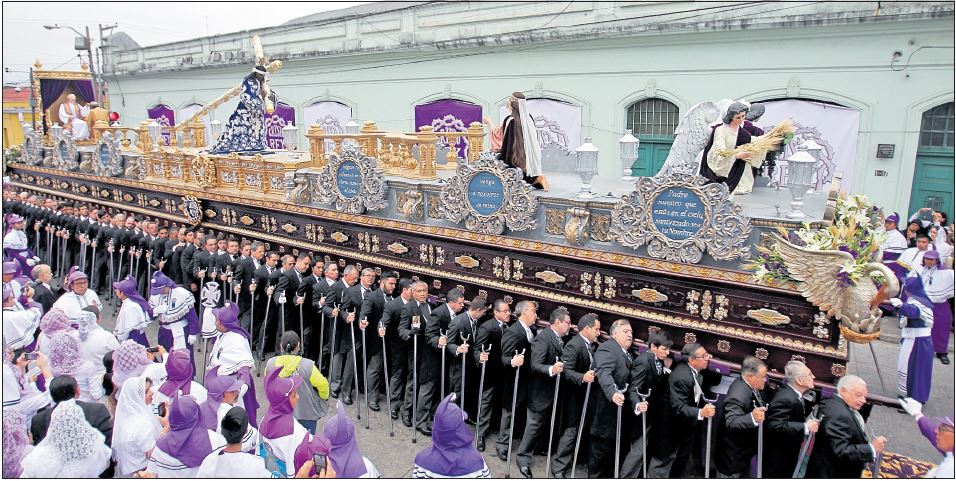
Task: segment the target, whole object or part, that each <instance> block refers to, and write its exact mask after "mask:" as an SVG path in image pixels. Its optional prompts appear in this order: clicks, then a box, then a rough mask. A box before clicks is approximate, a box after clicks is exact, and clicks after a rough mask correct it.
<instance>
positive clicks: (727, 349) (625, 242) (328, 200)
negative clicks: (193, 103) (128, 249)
mask: <svg viewBox="0 0 956 481" xmlns="http://www.w3.org/2000/svg"><path fill="white" fill-rule="evenodd" d="M257 57H258V65H257V67H256V69H255V70H254V71H253V73H252V74H250V75H249V76H248V77H246V79H245V80H244V81H243V83H242V84H240V85H237V86H236V87H235V88H233V89H231V90H229V91H228V92H226V93H225V94H224V95H222V96H221V97H219V98H218V99H216V100H215V101H213V102H211V103H210V104H209V105H206V106H205V107H204V108H203V109H201V110H199V111H197V112H196V113H195V114H194V115H193V116H192V117H191V118H188V119H185V120H183V121H182V122H180V123H177V124H174V125H162V124H161V123H158V122H155V121H154V122H142V123H140V124H139V125H121V124H119V123H118V122H114V123H112V124H110V123H109V121H107V120H98V121H95V122H94V123H93V125H90V126H89V127H90V140H83V141H77V140H73V136H72V135H66V134H65V133H64V127H63V126H61V125H59V123H58V122H57V121H56V120H57V116H56V115H55V113H56V112H57V111H58V109H59V108H60V105H61V104H63V102H67V101H68V99H67V96H68V95H69V93H70V92H71V91H73V90H74V89H77V88H85V87H84V86H83V85H82V84H83V83H84V82H89V74H88V73H86V72H49V71H44V70H42V69H37V70H35V71H34V76H33V87H34V88H33V92H34V93H35V95H36V97H37V99H36V101H37V102H36V104H37V105H38V106H42V109H43V113H42V114H43V117H42V118H43V124H42V125H41V126H38V127H37V128H33V127H30V126H27V128H26V129H25V130H26V140H25V141H24V143H23V145H22V146H20V147H19V148H18V149H14V151H13V152H12V153H11V154H8V156H7V165H6V168H7V175H8V176H9V179H10V181H11V182H10V183H11V184H12V185H13V186H15V187H16V188H19V189H25V190H28V191H31V192H35V193H39V194H42V195H46V196H53V197H54V198H60V199H64V200H73V201H81V202H89V203H92V204H97V205H100V206H103V207H105V208H107V209H108V210H110V209H111V210H114V211H118V210H121V211H127V212H134V213H137V214H143V215H147V216H151V217H155V218H158V219H160V221H161V222H162V223H165V224H168V225H172V224H177V225H187V226H202V227H205V228H207V229H213V230H215V231H217V232H220V231H221V232H225V233H228V234H232V235H235V236H236V237H239V238H248V239H260V240H265V241H266V242H268V249H270V250H277V251H279V252H285V253H291V254H293V255H296V254H298V253H299V252H303V251H304V252H309V253H312V254H314V255H315V256H318V257H320V258H323V257H324V259H325V261H326V262H338V263H339V265H340V266H345V265H346V264H347V263H351V264H357V265H360V266H363V267H364V266H372V267H375V268H376V269H377V270H379V269H384V270H397V271H399V272H400V273H401V274H402V275H403V276H408V277H417V278H418V279H420V280H424V281H426V282H427V283H428V284H429V286H431V293H432V294H433V295H435V296H438V297H441V296H442V295H443V294H444V293H446V292H447V291H448V290H449V289H452V288H455V287H457V288H459V289H462V290H463V291H464V292H465V297H466V298H472V297H474V296H482V297H486V298H487V299H489V300H494V299H500V298H504V299H505V300H506V301H512V302H516V301H518V300H521V299H525V298H526V299H532V300H535V301H537V302H538V303H539V304H540V307H539V310H538V312H539V313H547V312H550V311H551V309H553V308H555V307H557V306H565V307H566V308H568V309H569V310H570V311H571V313H572V317H573V318H575V319H577V318H578V317H579V316H581V315H583V314H585V313H588V312H595V313H598V314H599V315H601V317H602V319H606V320H608V321H610V320H612V319H616V318H626V319H629V320H630V321H631V323H632V325H633V328H634V338H635V339H636V340H638V341H636V343H637V344H640V343H641V341H640V340H644V339H647V336H648V334H649V333H653V332H655V331H660V330H664V331H666V332H667V333H668V334H669V335H670V336H671V337H672V338H673V339H674V340H675V342H676V345H675V348H678V347H680V345H682V344H684V343H692V342H697V343H701V344H702V345H704V346H705V347H706V348H707V350H708V351H709V352H712V353H714V355H715V359H714V361H713V362H712V363H711V366H714V368H716V369H719V370H720V371H721V372H724V373H731V372H733V371H734V370H736V369H737V368H738V363H739V362H740V361H741V360H742V359H743V358H744V357H745V356H747V355H754V356H756V357H758V358H760V359H763V360H765V361H766V362H767V364H768V366H769V367H770V369H771V377H775V378H777V379H780V378H781V376H782V371H783V367H784V365H785V364H786V363H787V362H788V361H790V360H800V361H804V362H806V363H807V365H808V366H809V367H810V368H811V369H812V370H813V373H814V374H815V376H816V377H817V379H818V381H821V382H822V384H823V386H822V387H823V389H824V390H827V389H832V385H833V383H834V382H835V380H836V379H837V378H839V377H841V376H843V375H845V374H846V373H847V363H848V360H849V351H848V344H847V343H848V342H857V343H867V342H870V341H873V340H875V339H876V338H877V337H878V336H879V319H880V317H881V315H882V314H881V313H880V310H879V308H878V307H877V304H878V303H879V300H880V298H885V297H886V296H889V295H894V294H895V293H896V292H897V291H898V289H899V286H898V283H897V280H896V278H895V277H894V275H893V274H892V272H890V271H889V270H888V269H887V268H886V267H884V266H883V265H882V264H881V263H879V262H877V261H878V260H879V258H878V256H879V252H878V248H879V244H880V242H881V238H880V234H879V233H878V232H877V230H876V226H878V225H881V224H882V222H881V221H880V220H879V216H880V215H881V213H880V212H879V211H878V210H877V209H876V208H875V207H873V206H872V205H870V204H869V203H868V202H867V200H866V199H865V198H862V197H856V196H851V197H849V198H847V197H846V196H845V194H844V193H842V192H841V191H840V175H839V174H838V173H837V174H836V175H834V176H833V179H832V181H831V182H830V184H829V188H828V189H816V190H814V189H813V188H812V187H813V182H812V180H813V179H812V178H813V175H814V173H815V171H816V169H815V167H816V164H815V163H816V162H817V161H819V159H815V158H814V155H811V154H812V151H811V152H808V149H807V148H806V147H807V145H794V144H795V143H793V142H791V143H790V145H786V146H784V145H782V144H783V143H784V142H785V141H786V138H787V137H788V136H789V134H790V133H791V132H789V131H788V126H787V125H786V122H781V124H780V125H779V126H778V127H779V128H775V129H774V131H771V132H770V133H771V134H772V135H770V136H768V137H770V138H771V139H770V140H769V141H766V142H764V144H766V145H764V144H761V142H757V141H756V140H755V141H754V142H752V143H748V144H745V145H742V146H737V147H735V148H734V149H735V150H733V151H731V152H724V154H728V153H733V152H739V151H749V152H752V153H754V154H756V155H761V154H763V155H765V154H766V153H767V151H768V150H773V149H783V148H786V149H789V152H790V153H792V154H794V155H789V156H788V157H787V158H788V159H789V162H780V163H781V164H788V165H779V166H778V168H781V169H783V170H784V172H785V175H784V178H785V181H784V182H780V183H779V184H780V185H771V186H769V187H759V188H754V190H753V193H751V194H750V195H747V196H737V197H736V198H735V197H734V196H732V195H730V193H729V192H728V189H727V186H726V185H725V184H721V183H708V182H707V179H706V178H704V177H701V176H699V175H697V172H698V165H699V163H700V160H699V158H700V157H699V155H700V152H701V151H702V150H703V149H704V148H705V144H706V143H707V140H708V137H709V130H708V129H709V127H710V126H711V125H712V124H714V123H715V122H718V121H719V120H720V119H721V116H722V114H723V112H724V111H725V110H726V109H727V106H728V104H729V103H730V101H713V102H711V101H708V102H702V103H701V104H698V105H697V106H695V107H694V108H692V109H690V110H689V112H688V113H687V114H686V115H685V116H684V118H683V119H682V121H681V122H680V125H679V127H678V131H677V139H676V141H675V143H674V146H673V148H672V150H671V152H670V155H669V157H668V159H667V161H666V163H665V166H664V168H663V169H662V170H661V172H660V173H659V174H658V175H657V176H655V177H639V178H630V177H628V176H626V177H625V178H623V179H622V178H614V179H603V178H598V179H595V178H594V177H595V174H596V172H597V169H596V166H597V158H596V157H597V156H596V152H590V151H589V150H588V149H586V148H582V149H578V152H577V153H576V158H575V159H574V161H575V164H574V170H572V171H570V172H565V173H561V172H549V171H548V167H547V166H545V171H546V174H547V175H548V178H549V180H550V184H551V189H550V190H549V191H542V190H534V189H533V188H532V187H531V185H529V184H528V183H527V182H526V181H525V179H526V178H525V177H524V176H523V175H522V173H521V171H520V170H518V169H515V168H511V167H509V166H508V165H507V164H506V163H505V162H503V161H502V160H499V157H498V156H497V155H496V154H494V153H492V152H491V151H490V148H489V147H490V146H489V145H488V144H489V142H487V137H486V134H487V132H486V131H485V128H484V126H483V125H482V124H480V123H477V122H475V123H472V124H471V125H469V126H467V127H465V128H464V129H463V130H462V129H459V130H455V131H436V130H435V128H433V127H432V126H430V125H423V126H420V127H419V128H418V130H417V131H415V132H385V131H382V130H380V129H379V128H378V127H377V126H376V123H375V122H374V121H373V120H368V121H365V122H364V124H362V125H360V128H358V129H355V131H352V132H346V133H328V132H325V131H324V130H323V129H322V127H321V126H319V125H311V126H309V127H308V130H307V132H306V134H305V138H306V139H307V141H308V145H306V146H304V148H302V149H297V148H296V147H295V145H294V143H295V140H294V139H295V137H296V134H295V131H296V127H292V126H287V127H286V129H287V131H286V132H283V133H285V134H290V132H291V134H290V135H289V136H288V140H287V142H286V144H285V145H286V147H287V148H285V149H282V150H270V149H263V145H262V140H261V139H262V137H263V136H264V132H263V130H264V127H263V126H262V115H263V114H262V111H263V110H265V111H267V112H268V111H269V109H272V108H273V104H274V102H275V99H274V97H273V96H271V95H270V94H269V93H268V83H267V81H266V80H265V78H266V76H267V74H269V73H272V72H275V71H276V70H278V69H279V68H281V62H280V61H272V62H269V61H268V60H267V59H266V58H265V57H264V56H263V55H262V54H261V51H260V53H259V55H258V56H257ZM48 95H55V96H56V97H55V98H48V97H47V96H48ZM41 96H42V98H41ZM237 96H238V97H239V108H238V109H237V110H236V113H234V114H233V117H232V118H231V119H230V122H229V124H227V125H226V128H225V129H224V130H223V129H222V127H221V126H219V127H218V128H217V127H213V130H214V131H213V132H211V134H212V135H211V136H210V138H211V139H214V140H212V141H211V142H210V143H211V144H212V145H207V140H206V138H207V136H206V129H207V126H206V124H204V123H203V122H201V121H200V120H199V119H200V117H201V116H202V115H203V114H204V113H205V112H208V111H209V110H210V109H214V108H216V107H217V106H219V105H221V104H223V103H225V102H228V101H230V100H231V99H233V98H235V97H237ZM257 109H258V112H257V111H256V110H257ZM216 130H222V131H216ZM256 142H258V143H259V146H258V148H257V147H256V145H255V144H256ZM250 145H251V146H252V148H253V149H256V148H257V149H258V150H255V151H250V148H249V146H250ZM586 145H587V144H585V146H586ZM715 147H716V146H715ZM731 147H733V146H731ZM622 149H623V150H624V151H622V152H621V156H622V158H630V159H631V161H633V159H634V158H636V156H637V144H636V142H635V143H630V144H624V143H622ZM628 172H629V171H628ZM595 191H596V192H595ZM604 192H608V194H607V195H603V193H604ZM874 391H875V390H874ZM871 397H872V398H873V400H874V401H876V402H881V403H893V402H894V401H893V400H891V399H888V398H886V397H883V396H880V395H879V394H874V395H872V396H871ZM890 397H892V395H891V396H890Z"/></svg>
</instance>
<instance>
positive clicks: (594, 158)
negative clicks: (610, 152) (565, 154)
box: [574, 137, 600, 199]
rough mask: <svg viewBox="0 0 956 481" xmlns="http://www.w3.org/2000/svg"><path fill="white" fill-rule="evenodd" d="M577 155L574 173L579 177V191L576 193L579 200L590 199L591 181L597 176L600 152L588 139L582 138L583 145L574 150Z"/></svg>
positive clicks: (591, 196) (591, 193)
mask: <svg viewBox="0 0 956 481" xmlns="http://www.w3.org/2000/svg"><path fill="white" fill-rule="evenodd" d="M574 152H575V153H576V154H577V164H576V165H575V168H574V171H575V172H577V173H578V176H579V177H581V191H580V192H578V195H577V197H578V198H579V199H592V198H594V192H592V191H591V179H593V178H594V176H595V175H597V163H598V154H599V153H600V150H599V149H598V148H597V146H595V145H594V144H592V143H591V138H590V137H585V138H584V143H583V144H581V146H580V147H578V148H577V149H575V150H574Z"/></svg>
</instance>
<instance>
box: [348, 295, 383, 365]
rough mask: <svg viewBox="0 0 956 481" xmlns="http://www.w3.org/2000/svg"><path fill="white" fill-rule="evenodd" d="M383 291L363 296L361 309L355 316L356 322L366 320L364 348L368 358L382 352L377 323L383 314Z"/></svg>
mask: <svg viewBox="0 0 956 481" xmlns="http://www.w3.org/2000/svg"><path fill="white" fill-rule="evenodd" d="M386 302H387V301H386V299H385V291H383V290H381V289H375V290H374V291H372V292H369V293H367V294H365V300H364V301H362V308H361V309H360V310H359V312H358V313H357V314H356V316H357V317H356V318H355V320H356V321H361V320H363V319H367V320H368V327H367V328H366V329H365V338H364V339H363V341H362V342H364V343H365V344H364V347H365V349H366V352H367V354H368V355H369V356H371V355H373V354H378V353H380V352H382V341H381V339H380V338H379V337H378V322H379V321H381V320H382V314H383V313H384V312H385V304H386Z"/></svg>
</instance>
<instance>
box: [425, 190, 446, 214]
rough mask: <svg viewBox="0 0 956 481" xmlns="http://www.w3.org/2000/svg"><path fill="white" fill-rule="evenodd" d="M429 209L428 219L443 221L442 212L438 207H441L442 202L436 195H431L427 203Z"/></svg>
mask: <svg viewBox="0 0 956 481" xmlns="http://www.w3.org/2000/svg"><path fill="white" fill-rule="evenodd" d="M425 203H426V204H427V206H426V207H427V208H428V217H430V218H432V219H442V218H443V217H442V215H441V211H439V210H438V206H439V205H441V202H440V201H439V200H438V197H437V196H435V195H430V196H428V198H427V201H426V202H425Z"/></svg>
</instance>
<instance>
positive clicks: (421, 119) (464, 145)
mask: <svg viewBox="0 0 956 481" xmlns="http://www.w3.org/2000/svg"><path fill="white" fill-rule="evenodd" d="M472 122H481V106H480V105H475V104H473V103H469V102H463V101H461V100H452V99H445V100H436V101H434V102H431V103H427V104H422V105H416V106H415V131H416V132H418V128H419V127H422V126H425V125H431V126H432V127H434V128H435V132H436V133H439V132H464V131H466V130H468V125H470V124H471V123H472ZM438 141H439V142H441V143H443V144H445V145H448V139H447V138H445V137H442V136H441V134H439V137H438ZM456 147H458V157H460V158H467V157H466V153H467V150H468V141H467V140H466V139H465V138H464V137H462V138H461V140H459V141H458V143H457V144H456Z"/></svg>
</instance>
